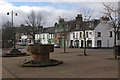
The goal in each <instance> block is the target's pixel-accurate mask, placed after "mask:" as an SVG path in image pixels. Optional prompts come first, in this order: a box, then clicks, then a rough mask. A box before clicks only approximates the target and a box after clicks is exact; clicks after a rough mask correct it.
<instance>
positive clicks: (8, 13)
mask: <svg viewBox="0 0 120 80" xmlns="http://www.w3.org/2000/svg"><path fill="white" fill-rule="evenodd" d="M10 13H11V18H12V27H13V15H14V14H15V16H17V15H18V14H17V13H15V12H13V11H12V12H7V15H10ZM15 43H16V41H15V33H14V46H13V47H14V49H16V46H15Z"/></svg>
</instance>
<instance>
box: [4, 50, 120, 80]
mask: <svg viewBox="0 0 120 80" xmlns="http://www.w3.org/2000/svg"><path fill="white" fill-rule="evenodd" d="M61 52H63V49H55V51H54V52H53V53H51V58H52V59H57V60H62V61H63V62H64V63H63V64H61V65H58V66H53V67H20V66H19V65H18V64H19V63H20V62H22V61H24V60H25V59H26V60H30V59H31V56H24V57H3V58H2V62H3V68H2V71H3V75H2V76H3V78H117V77H118V60H114V59H113V58H114V54H113V50H112V49H87V54H88V56H78V55H80V54H83V50H82V49H67V52H69V53H61Z"/></svg>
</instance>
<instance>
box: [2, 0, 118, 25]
mask: <svg viewBox="0 0 120 80" xmlns="http://www.w3.org/2000/svg"><path fill="white" fill-rule="evenodd" d="M109 1H110V0H109ZM112 1H114V0H112ZM116 2H117V1H116ZM116 2H109V3H112V4H116ZM107 3H108V2H107ZM83 8H84V9H86V10H89V9H90V10H92V11H93V15H92V18H93V19H94V18H96V19H99V18H100V17H101V16H102V15H103V14H102V13H101V12H102V11H103V10H104V9H103V6H102V3H101V2H95V1H93V2H84V1H78V0H74V1H73V0H72V1H71V0H69V1H65V0H64V1H63V0H61V1H60V2H59V1H56V0H49V1H46V2H45V0H44V1H40V0H38V1H36V0H32V1H30V0H29V1H26V0H21V1H20V0H18V1H17V0H15V1H14V0H12V1H11V0H0V9H2V10H0V15H1V16H0V18H1V21H0V23H1V24H3V23H5V22H7V21H11V15H7V12H11V11H14V13H17V14H18V16H14V25H16V26H19V25H21V24H26V23H25V20H26V19H27V16H28V15H29V13H30V12H31V11H32V10H33V11H35V12H36V13H41V14H42V15H43V16H44V17H45V18H46V24H45V25H44V27H52V26H54V23H55V22H58V19H59V17H62V18H65V20H73V19H75V17H76V16H77V14H78V13H81V14H82V12H80V9H83Z"/></svg>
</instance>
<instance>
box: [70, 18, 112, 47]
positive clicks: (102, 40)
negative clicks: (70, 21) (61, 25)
mask: <svg viewBox="0 0 120 80" xmlns="http://www.w3.org/2000/svg"><path fill="white" fill-rule="evenodd" d="M103 18H104V19H103ZM105 18H106V17H102V18H101V19H100V20H93V21H91V22H89V23H90V24H89V25H87V26H83V27H84V28H85V27H86V28H85V34H84V32H83V30H82V29H81V28H79V29H75V30H73V31H72V32H70V46H72V47H75V48H82V47H84V46H85V44H84V37H85V38H86V47H88V48H107V47H113V46H114V32H113V27H112V25H111V24H110V22H109V20H108V19H105Z"/></svg>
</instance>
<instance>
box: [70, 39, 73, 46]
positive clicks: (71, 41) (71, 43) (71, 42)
mask: <svg viewBox="0 0 120 80" xmlns="http://www.w3.org/2000/svg"><path fill="white" fill-rule="evenodd" d="M72 47H73V40H70V48H72Z"/></svg>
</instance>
